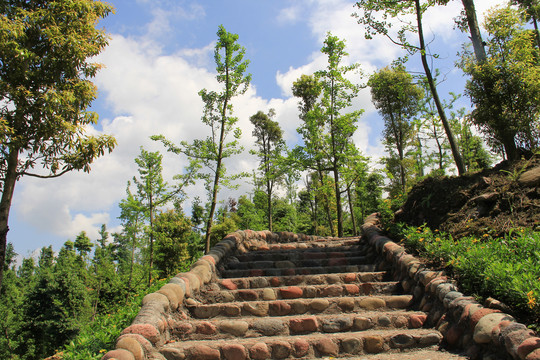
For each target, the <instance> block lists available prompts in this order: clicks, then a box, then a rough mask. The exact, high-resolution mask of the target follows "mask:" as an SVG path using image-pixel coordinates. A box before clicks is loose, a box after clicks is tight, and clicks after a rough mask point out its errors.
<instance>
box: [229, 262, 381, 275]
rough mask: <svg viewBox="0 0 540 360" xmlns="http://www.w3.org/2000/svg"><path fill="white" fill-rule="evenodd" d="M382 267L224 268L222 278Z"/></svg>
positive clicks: (363, 269) (375, 269)
mask: <svg viewBox="0 0 540 360" xmlns="http://www.w3.org/2000/svg"><path fill="white" fill-rule="evenodd" d="M377 270H383V269H380V268H379V266H378V265H376V264H369V265H345V266H326V267H304V268H292V269H251V270H223V271H221V277H222V278H239V277H253V276H283V275H314V274H335V273H344V272H374V271H377Z"/></svg>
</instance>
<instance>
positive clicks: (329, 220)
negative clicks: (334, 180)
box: [317, 164, 336, 236]
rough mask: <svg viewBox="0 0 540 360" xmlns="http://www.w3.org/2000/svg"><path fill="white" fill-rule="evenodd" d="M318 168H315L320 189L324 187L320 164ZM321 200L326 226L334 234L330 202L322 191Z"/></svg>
mask: <svg viewBox="0 0 540 360" xmlns="http://www.w3.org/2000/svg"><path fill="white" fill-rule="evenodd" d="M318 165H319V164H318ZM318 167H319V169H318V170H317V171H318V172H319V181H320V182H321V189H322V188H323V187H324V183H323V175H324V174H323V171H322V170H320V165H319V166H318ZM323 200H324V210H325V211H326V218H327V220H328V226H329V227H330V232H331V233H332V236H335V235H336V232H335V230H334V222H333V221H332V213H331V212H330V202H329V200H328V196H327V195H326V194H325V193H324V192H323Z"/></svg>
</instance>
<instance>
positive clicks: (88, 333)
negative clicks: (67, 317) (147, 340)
mask: <svg viewBox="0 0 540 360" xmlns="http://www.w3.org/2000/svg"><path fill="white" fill-rule="evenodd" d="M166 283H167V280H165V279H163V280H159V281H156V282H155V283H154V284H153V285H152V286H151V287H149V288H146V289H144V290H142V291H140V292H139V293H138V294H135V295H131V296H130V297H129V298H128V300H127V302H126V303H122V304H118V305H117V307H116V309H114V310H112V311H110V312H109V313H107V314H100V315H98V316H96V318H95V319H94V321H92V322H90V323H88V324H86V325H85V326H84V327H83V328H82V329H81V331H80V333H79V335H78V336H77V337H76V338H75V339H73V340H72V341H70V342H69V343H68V344H67V345H66V346H65V347H64V349H63V350H62V352H61V353H59V354H57V356H58V357H59V358H61V359H64V360H79V359H88V360H94V359H95V360H98V359H101V358H102V357H103V355H104V354H105V353H106V352H107V351H109V350H112V349H114V347H115V344H116V339H117V338H118V337H119V336H120V333H121V332H122V331H123V330H124V329H125V328H127V327H128V326H129V325H131V323H132V322H133V320H134V319H135V316H137V314H138V313H139V310H140V309H141V303H142V299H143V297H144V296H145V295H146V294H149V293H152V292H155V291H157V290H159V289H160V288H161V287H162V286H163V285H164V284H166Z"/></svg>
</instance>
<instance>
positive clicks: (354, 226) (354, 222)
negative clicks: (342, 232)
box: [347, 186, 358, 236]
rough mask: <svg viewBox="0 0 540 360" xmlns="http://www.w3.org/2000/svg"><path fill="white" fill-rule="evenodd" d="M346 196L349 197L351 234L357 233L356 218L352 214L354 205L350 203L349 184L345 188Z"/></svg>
mask: <svg viewBox="0 0 540 360" xmlns="http://www.w3.org/2000/svg"><path fill="white" fill-rule="evenodd" d="M347 197H348V199H349V211H350V212H351V222H352V227H353V235H354V236H356V235H358V230H357V229H356V218H355V216H354V207H353V204H352V196H351V187H350V186H349V187H348V188H347Z"/></svg>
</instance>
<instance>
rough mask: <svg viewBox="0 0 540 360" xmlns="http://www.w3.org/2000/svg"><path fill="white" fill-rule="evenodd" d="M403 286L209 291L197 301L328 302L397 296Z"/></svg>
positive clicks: (382, 285)
mask: <svg viewBox="0 0 540 360" xmlns="http://www.w3.org/2000/svg"><path fill="white" fill-rule="evenodd" d="M400 290H401V286H400V285H399V283H398V282H396V281H391V282H366V283H357V284H330V285H328V284H325V285H300V286H296V285H293V286H285V287H275V288H272V287H266V288H255V289H240V290H221V291H206V292H202V293H201V294H199V295H198V296H197V297H196V299H197V300H199V301H200V302H202V303H229V302H234V301H257V300H268V301H271V300H280V299H300V298H309V299H313V298H325V297H335V296H357V295H374V294H377V295H383V294H384V295H392V294H397V293H398V292H399V291H400Z"/></svg>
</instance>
